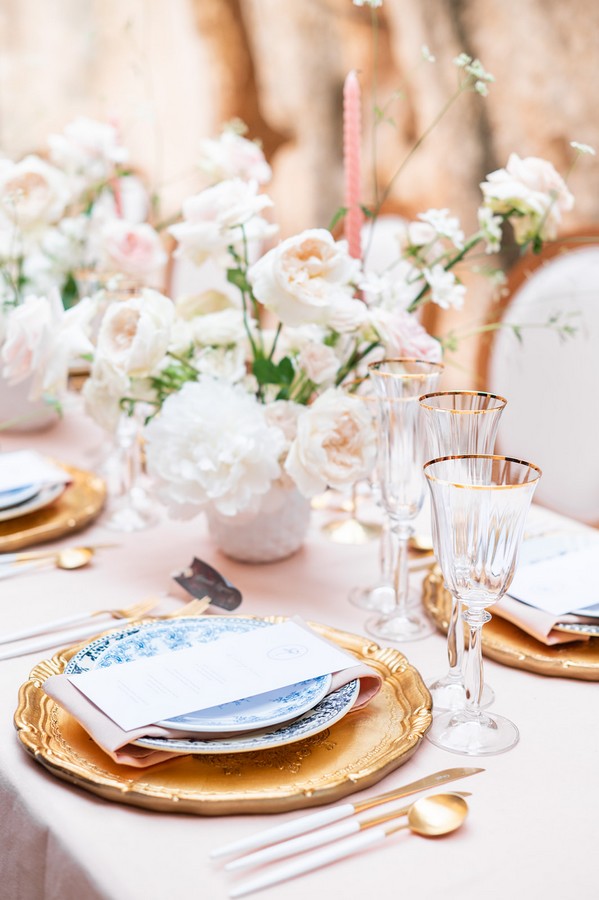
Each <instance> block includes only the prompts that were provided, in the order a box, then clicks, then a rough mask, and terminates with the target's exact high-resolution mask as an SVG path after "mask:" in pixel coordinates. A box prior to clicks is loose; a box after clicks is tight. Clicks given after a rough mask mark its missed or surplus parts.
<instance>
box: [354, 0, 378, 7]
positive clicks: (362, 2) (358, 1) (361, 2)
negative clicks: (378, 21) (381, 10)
mask: <svg viewBox="0 0 599 900" xmlns="http://www.w3.org/2000/svg"><path fill="white" fill-rule="evenodd" d="M353 4H354V6H370V7H371V9H377V7H379V6H382V5H383V0H353Z"/></svg>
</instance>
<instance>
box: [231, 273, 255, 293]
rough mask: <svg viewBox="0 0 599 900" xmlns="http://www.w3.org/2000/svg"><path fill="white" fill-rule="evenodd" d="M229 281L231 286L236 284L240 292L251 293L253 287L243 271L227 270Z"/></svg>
mask: <svg viewBox="0 0 599 900" xmlns="http://www.w3.org/2000/svg"><path fill="white" fill-rule="evenodd" d="M227 281H228V282H229V283H230V284H234V285H235V287H237V288H239V290H240V291H244V292H245V293H248V294H249V293H250V291H251V286H250V284H249V282H248V280H247V278H246V275H245V272H244V271H243V269H227Z"/></svg>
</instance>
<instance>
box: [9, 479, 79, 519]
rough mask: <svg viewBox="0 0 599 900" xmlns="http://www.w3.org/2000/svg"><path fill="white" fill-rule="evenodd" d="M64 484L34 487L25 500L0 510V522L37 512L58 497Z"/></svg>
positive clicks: (63, 488)
mask: <svg viewBox="0 0 599 900" xmlns="http://www.w3.org/2000/svg"><path fill="white" fill-rule="evenodd" d="M65 487H66V485H64V484H46V485H42V487H40V486H39V485H38V486H37V487H36V488H35V491H34V493H33V496H31V497H29V499H27V500H22V501H19V503H18V505H13V506H9V507H8V508H6V509H3V510H0V522H8V521H9V520H10V519H18V518H20V517H21V516H28V515H29V513H32V512H37V510H38V509H43V508H44V507H45V506H49V505H50V504H51V503H54V501H55V500H56V499H57V497H60V495H61V494H62V493H63V491H64V490H65Z"/></svg>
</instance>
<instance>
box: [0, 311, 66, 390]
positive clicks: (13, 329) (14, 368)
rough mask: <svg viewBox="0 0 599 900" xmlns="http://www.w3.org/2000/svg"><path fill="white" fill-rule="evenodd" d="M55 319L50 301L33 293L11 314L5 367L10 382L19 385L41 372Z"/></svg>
mask: <svg viewBox="0 0 599 900" xmlns="http://www.w3.org/2000/svg"><path fill="white" fill-rule="evenodd" d="M54 318H55V316H54V313H53V310H52V303H51V301H50V300H49V299H48V298H47V297H36V296H34V295H33V294H30V295H29V296H27V297H26V298H25V300H24V302H23V303H22V304H21V305H20V306H17V307H15V308H14V309H13V310H12V311H11V312H10V313H9V314H8V316H7V322H6V337H5V340H4V344H3V346H2V366H3V375H4V378H5V379H6V380H7V382H8V383H9V384H19V382H21V381H25V379H26V378H29V377H30V376H31V375H33V374H34V373H35V372H36V371H39V369H40V368H41V366H42V365H43V363H44V361H45V359H46V355H47V349H48V343H49V341H50V336H51V333H52V324H53V321H54Z"/></svg>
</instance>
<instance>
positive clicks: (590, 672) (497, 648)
mask: <svg viewBox="0 0 599 900" xmlns="http://www.w3.org/2000/svg"><path fill="white" fill-rule="evenodd" d="M422 600H423V604H424V608H425V609H426V610H427V612H428V613H429V615H430V616H431V618H432V619H433V621H434V623H435V625H436V626H437V627H438V628H439V629H440V630H441V631H443V632H444V633H447V628H448V623H449V614H450V611H451V595H450V594H449V592H448V591H446V590H445V589H444V587H443V578H442V576H441V573H440V571H439V570H438V569H436V570H433V571H432V572H431V573H430V574H429V575H427V576H426V578H425V579H424V584H423V595H422ZM489 611H490V612H491V614H492V613H493V608H492V607H491V609H490V610H489ZM482 649H483V653H484V654H485V656H488V657H489V659H494V660H495V661H496V662H500V663H503V664H504V665H506V666H512V667H513V668H515V669H526V670H527V671H528V672H536V673H537V674H539V675H553V676H557V677H559V678H579V679H581V680H583V681H599V638H590V639H589V640H588V641H575V640H574V641H572V642H571V643H568V644H559V645H556V646H553V647H548V646H546V645H545V644H541V643H540V641H537V640H535V639H534V638H533V637H531V636H530V635H529V634H526V632H524V631H522V630H521V629H520V628H518V627H517V626H516V625H512V623H511V622H508V621H506V620H505V619H502V618H501V616H498V615H492V618H491V621H490V622H487V624H486V625H485V627H484V628H483V630H482Z"/></svg>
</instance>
